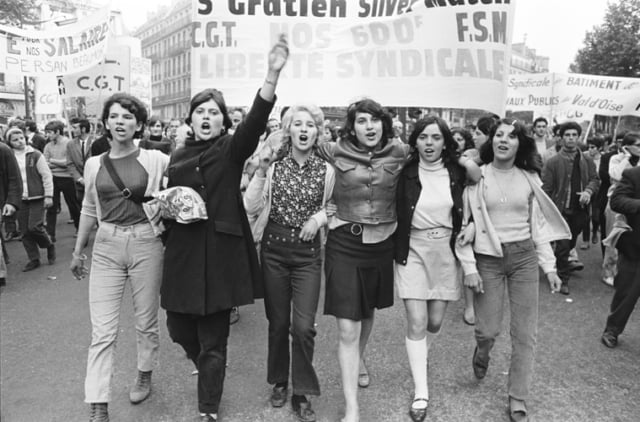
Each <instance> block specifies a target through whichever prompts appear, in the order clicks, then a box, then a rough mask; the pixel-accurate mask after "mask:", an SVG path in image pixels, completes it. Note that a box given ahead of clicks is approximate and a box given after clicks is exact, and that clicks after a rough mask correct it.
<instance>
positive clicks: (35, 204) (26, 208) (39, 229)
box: [18, 199, 53, 261]
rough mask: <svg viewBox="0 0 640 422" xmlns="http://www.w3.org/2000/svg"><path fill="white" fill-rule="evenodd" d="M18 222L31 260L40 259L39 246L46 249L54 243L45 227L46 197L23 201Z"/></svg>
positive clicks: (23, 243) (25, 248) (23, 242)
mask: <svg viewBox="0 0 640 422" xmlns="http://www.w3.org/2000/svg"><path fill="white" fill-rule="evenodd" d="M18 224H19V225H20V231H21V232H22V245H23V246H24V250H25V251H26V252H27V256H28V257H29V261H39V260H40V251H39V250H38V247H40V248H42V249H46V248H48V247H49V246H51V245H52V244H53V243H51V238H49V235H48V234H47V231H46V230H45V229H44V199H35V200H33V201H22V205H20V209H19V210H18Z"/></svg>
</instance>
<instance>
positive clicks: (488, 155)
mask: <svg viewBox="0 0 640 422" xmlns="http://www.w3.org/2000/svg"><path fill="white" fill-rule="evenodd" d="M502 125H507V126H513V134H514V135H515V136H516V137H517V138H518V151H517V152H516V159H515V162H514V165H515V166H516V167H518V168H520V169H522V170H526V171H529V172H536V173H538V174H540V173H541V172H542V159H541V158H540V156H539V155H538V149H537V147H536V141H535V139H533V138H532V137H531V136H529V135H527V128H526V127H525V126H524V124H522V123H520V122H519V121H517V120H514V119H501V120H499V121H498V122H497V123H496V124H495V125H494V126H493V127H492V128H491V131H490V132H489V138H488V139H487V142H485V143H484V144H483V145H482V146H481V147H480V159H481V160H482V162H483V163H485V164H489V163H490V162H492V161H493V158H494V155H493V138H494V136H495V135H496V132H497V131H498V128H499V127H500V126H502Z"/></svg>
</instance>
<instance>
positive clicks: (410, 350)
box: [405, 337, 429, 399]
mask: <svg viewBox="0 0 640 422" xmlns="http://www.w3.org/2000/svg"><path fill="white" fill-rule="evenodd" d="M405 342H406V345H407V355H408V356H409V366H410V367H411V375H412V376H413V383H414V386H415V396H414V397H415V398H423V399H428V398H429V385H428V383H427V353H428V352H427V339H426V338H423V339H422V340H411V339H410V338H408V337H406V338H405Z"/></svg>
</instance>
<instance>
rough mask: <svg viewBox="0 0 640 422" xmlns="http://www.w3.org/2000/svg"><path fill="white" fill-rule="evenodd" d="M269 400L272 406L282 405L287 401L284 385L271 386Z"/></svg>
mask: <svg viewBox="0 0 640 422" xmlns="http://www.w3.org/2000/svg"><path fill="white" fill-rule="evenodd" d="M270 401H271V406H273V407H282V406H284V404H285V402H286V401H287V389H286V388H285V387H273V391H272V392H271V399H270Z"/></svg>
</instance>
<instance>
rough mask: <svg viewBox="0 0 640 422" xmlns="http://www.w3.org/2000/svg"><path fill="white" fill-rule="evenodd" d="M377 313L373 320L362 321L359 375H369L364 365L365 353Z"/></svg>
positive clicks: (373, 314)
mask: <svg viewBox="0 0 640 422" xmlns="http://www.w3.org/2000/svg"><path fill="white" fill-rule="evenodd" d="M374 312H375V311H372V314H371V318H367V319H363V320H362V321H360V322H361V323H362V324H361V330H360V363H359V364H358V373H359V374H363V373H369V371H368V370H367V368H366V366H365V364H364V352H365V349H366V348H367V342H368V341H369V336H370V335H371V330H372V329H373V320H374V317H375V313H374Z"/></svg>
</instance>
